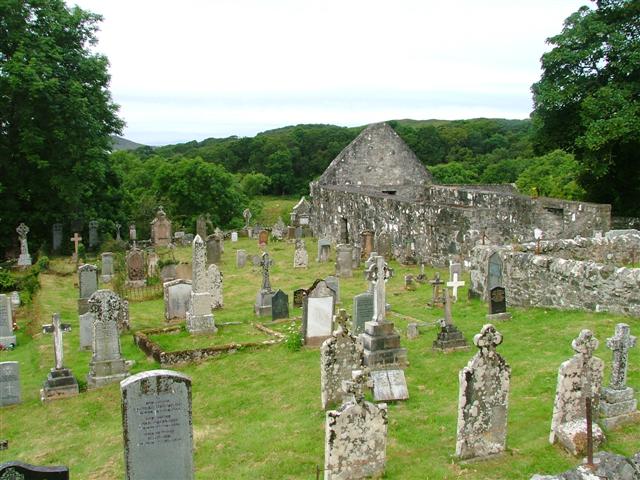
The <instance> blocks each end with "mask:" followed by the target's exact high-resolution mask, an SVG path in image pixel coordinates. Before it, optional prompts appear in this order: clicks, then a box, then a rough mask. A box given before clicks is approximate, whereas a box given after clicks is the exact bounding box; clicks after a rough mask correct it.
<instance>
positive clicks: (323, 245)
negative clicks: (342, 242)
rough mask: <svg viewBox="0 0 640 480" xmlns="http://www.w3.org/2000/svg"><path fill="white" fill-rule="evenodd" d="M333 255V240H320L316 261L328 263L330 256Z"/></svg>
mask: <svg viewBox="0 0 640 480" xmlns="http://www.w3.org/2000/svg"><path fill="white" fill-rule="evenodd" d="M330 254H331V240H330V239H328V238H321V239H319V240H318V256H317V258H316V261H317V262H319V263H327V262H328V261H329V255H330Z"/></svg>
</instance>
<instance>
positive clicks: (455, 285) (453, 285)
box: [447, 273, 465, 302]
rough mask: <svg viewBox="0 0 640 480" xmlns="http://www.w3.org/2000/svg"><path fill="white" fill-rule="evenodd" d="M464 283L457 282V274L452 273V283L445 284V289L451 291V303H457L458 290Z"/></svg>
mask: <svg viewBox="0 0 640 480" xmlns="http://www.w3.org/2000/svg"><path fill="white" fill-rule="evenodd" d="M464 285H465V284H464V282H463V281H462V280H458V274H457V273H454V274H453V281H451V282H447V287H450V288H452V289H453V294H452V297H453V301H454V302H457V301H458V288H459V287H464Z"/></svg>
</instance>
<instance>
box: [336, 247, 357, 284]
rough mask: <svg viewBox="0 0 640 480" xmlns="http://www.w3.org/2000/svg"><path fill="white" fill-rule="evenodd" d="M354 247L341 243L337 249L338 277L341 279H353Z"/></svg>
mask: <svg viewBox="0 0 640 480" xmlns="http://www.w3.org/2000/svg"><path fill="white" fill-rule="evenodd" d="M352 257H353V247H352V246H351V245H347V244H344V243H341V244H340V245H338V246H337V247H336V276H337V277H341V278H351V277H353V258H352Z"/></svg>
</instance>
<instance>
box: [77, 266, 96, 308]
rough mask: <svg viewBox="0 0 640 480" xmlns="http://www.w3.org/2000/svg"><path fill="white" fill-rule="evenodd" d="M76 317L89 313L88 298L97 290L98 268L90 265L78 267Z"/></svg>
mask: <svg viewBox="0 0 640 480" xmlns="http://www.w3.org/2000/svg"><path fill="white" fill-rule="evenodd" d="M78 289H79V295H80V298H78V315H82V314H84V313H87V312H88V311H89V304H88V303H87V302H88V301H89V297H91V295H93V292H95V291H96V290H98V267H96V266H95V265H91V264H88V263H86V264H84V265H81V266H80V267H78Z"/></svg>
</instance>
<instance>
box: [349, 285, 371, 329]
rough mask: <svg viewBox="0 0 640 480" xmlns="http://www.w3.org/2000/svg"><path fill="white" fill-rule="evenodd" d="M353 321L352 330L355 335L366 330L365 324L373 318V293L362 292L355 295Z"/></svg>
mask: <svg viewBox="0 0 640 480" xmlns="http://www.w3.org/2000/svg"><path fill="white" fill-rule="evenodd" d="M352 317H353V323H352V326H351V330H352V331H353V334H354V335H360V334H361V333H362V332H364V324H365V323H367V322H370V321H371V320H372V319H373V294H372V293H369V292H365V293H361V294H359V295H356V296H355V297H353V316H352Z"/></svg>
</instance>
